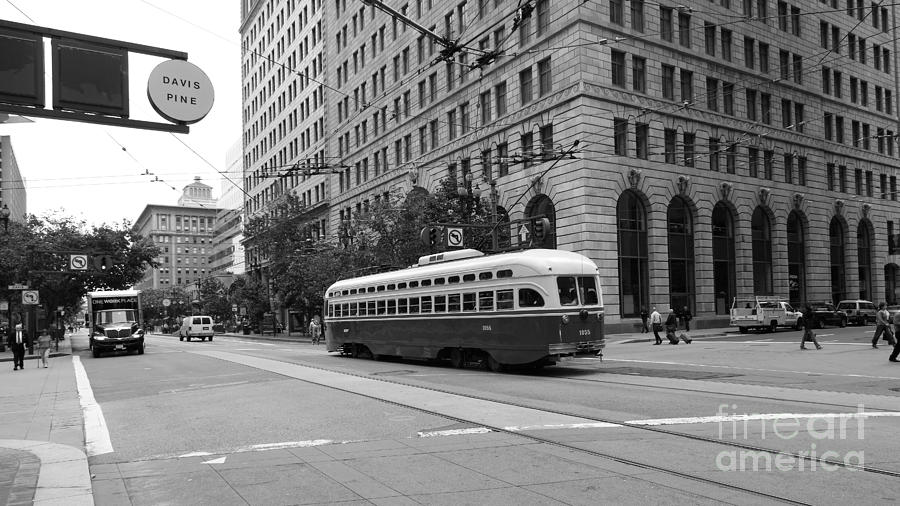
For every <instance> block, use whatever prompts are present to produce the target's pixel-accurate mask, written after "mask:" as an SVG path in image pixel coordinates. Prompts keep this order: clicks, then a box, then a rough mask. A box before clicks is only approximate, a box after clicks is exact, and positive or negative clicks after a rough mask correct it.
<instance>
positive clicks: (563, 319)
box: [562, 314, 569, 325]
mask: <svg viewBox="0 0 900 506" xmlns="http://www.w3.org/2000/svg"><path fill="white" fill-rule="evenodd" d="M562 322H563V325H567V324H568V323H569V315H567V314H564V315H562Z"/></svg>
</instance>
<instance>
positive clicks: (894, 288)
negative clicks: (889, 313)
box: [884, 264, 900, 305]
mask: <svg viewBox="0 0 900 506" xmlns="http://www.w3.org/2000/svg"><path fill="white" fill-rule="evenodd" d="M898 284H900V267H898V266H897V264H887V265H885V266H884V300H886V301H887V303H888V304H891V305H893V304H896V303H897V300H898V297H897V292H898V288H900V286H898Z"/></svg>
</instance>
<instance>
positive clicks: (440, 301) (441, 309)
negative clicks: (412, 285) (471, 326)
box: [434, 295, 447, 313]
mask: <svg viewBox="0 0 900 506" xmlns="http://www.w3.org/2000/svg"><path fill="white" fill-rule="evenodd" d="M434 312H435V313H445V312H447V296H446V295H435V296H434Z"/></svg>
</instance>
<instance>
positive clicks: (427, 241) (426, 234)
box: [419, 227, 439, 248]
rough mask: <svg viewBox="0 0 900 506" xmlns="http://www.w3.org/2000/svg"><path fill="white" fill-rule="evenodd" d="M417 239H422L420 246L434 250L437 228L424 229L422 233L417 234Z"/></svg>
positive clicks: (437, 235) (437, 234)
mask: <svg viewBox="0 0 900 506" xmlns="http://www.w3.org/2000/svg"><path fill="white" fill-rule="evenodd" d="M419 237H420V238H421V239H422V244H424V245H425V246H428V247H429V248H434V247H435V246H437V245H438V237H439V231H438V228H437V227H424V228H423V229H422V232H421V233H420V234H419Z"/></svg>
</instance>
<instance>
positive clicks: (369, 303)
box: [367, 300, 375, 314]
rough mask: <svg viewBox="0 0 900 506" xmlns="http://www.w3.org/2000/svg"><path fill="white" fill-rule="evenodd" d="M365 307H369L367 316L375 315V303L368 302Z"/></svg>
mask: <svg viewBox="0 0 900 506" xmlns="http://www.w3.org/2000/svg"><path fill="white" fill-rule="evenodd" d="M367 305H368V306H369V314H375V301H374V300H370V301H369V302H368V303H367Z"/></svg>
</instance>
